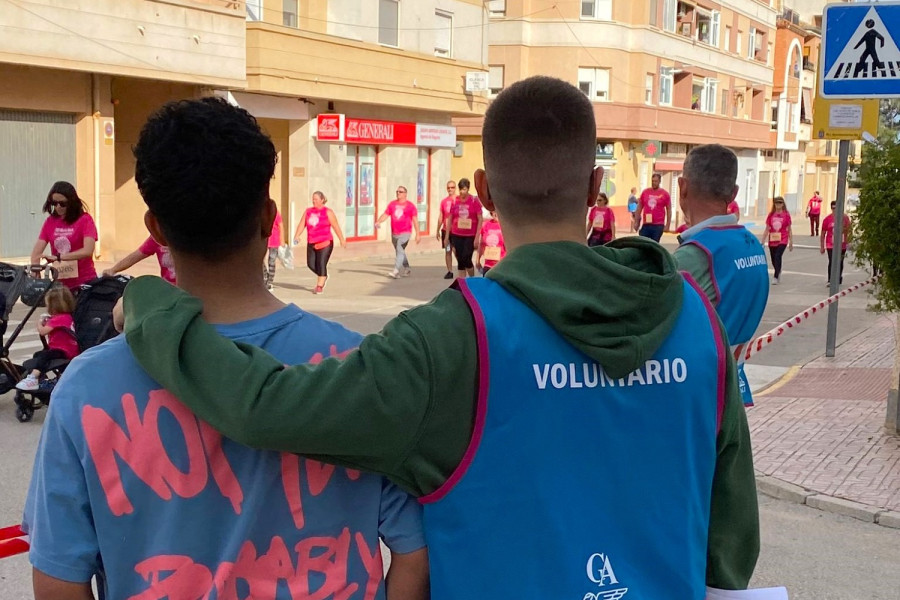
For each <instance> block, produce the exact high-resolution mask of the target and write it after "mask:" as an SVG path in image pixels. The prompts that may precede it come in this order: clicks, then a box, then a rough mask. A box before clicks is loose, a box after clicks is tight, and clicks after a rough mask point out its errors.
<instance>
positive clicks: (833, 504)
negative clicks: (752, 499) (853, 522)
mask: <svg viewBox="0 0 900 600" xmlns="http://www.w3.org/2000/svg"><path fill="white" fill-rule="evenodd" d="M756 490H757V492H759V493H762V494H765V495H766V496H769V497H770V498H776V499H778V500H786V501H788V502H792V503H794V504H803V505H806V506H809V507H810V508H815V509H818V510H821V511H823V512H827V513H832V514H835V515H843V516H845V517H852V518H854V519H858V520H860V521H864V522H866V523H874V524H876V525H880V526H882V527H888V528H890V529H900V512H897V511H893V510H888V509H886V508H881V507H879V506H871V505H868V504H863V503H861V502H854V501H853V500H846V499H844V498H838V497H836V496H829V495H827V494H820V493H819V492H816V491H815V490H810V489H808V488H805V487H802V486H799V485H795V484H793V483H790V482H787V481H784V480H783V479H778V478H777V477H773V476H771V475H766V474H764V473H760V472H757V473H756Z"/></svg>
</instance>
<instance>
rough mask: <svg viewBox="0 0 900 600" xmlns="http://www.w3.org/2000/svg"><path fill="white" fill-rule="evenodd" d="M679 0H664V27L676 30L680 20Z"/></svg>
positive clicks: (668, 29)
mask: <svg viewBox="0 0 900 600" xmlns="http://www.w3.org/2000/svg"><path fill="white" fill-rule="evenodd" d="M677 17H678V0H663V29H665V30H666V31H672V32H674V31H675V27H676V23H677V21H678V19H677Z"/></svg>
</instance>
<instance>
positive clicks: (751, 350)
mask: <svg viewBox="0 0 900 600" xmlns="http://www.w3.org/2000/svg"><path fill="white" fill-rule="evenodd" d="M879 277H881V276H880V275H876V276H875V277H872V278H871V279H868V280H866V281H863V282H862V283H857V284H856V285H854V286H851V287H848V288H847V289H846V290H841V291H840V292H838V293H837V294H835V295H834V296H830V297H828V298H825V299H824V300H822V301H821V302H819V303H818V304H813V305H812V306H810V307H809V308H807V309H806V310H804V311H803V312H801V313H797V314H796V315H794V316H793V317H791V318H790V319H788V320H787V321H785V322H784V323H782V324H781V325H779V326H778V327H775V328H774V329H771V330H770V331H768V332H766V333H764V334H762V335H761V336H759V337H758V338H756V339H755V340H753V341H752V342H749V343H748V344H746V345H743V346H740V347H738V348H737V350H736V352H735V353H736V354H737V356H735V358H738V356H739V355H740V352H741V351H742V350H744V349H745V348H746V352H745V353H744V357H743V358H744V360H749V359H750V357H751V356H752V355H753V354H756V353H757V352H759V351H760V350H762V349H763V348H765V347H766V346H768V345H769V344H771V343H772V342H774V341H775V339H776V338H778V337H779V336H781V335H782V334H783V333H784V332H785V331H787V330H789V329H793V328H794V326H796V325H799V324H800V323H802V322H803V321H805V320H806V319H808V318H810V317H811V316H813V315H814V314H816V313H817V312H819V311H820V310H822V309H823V308H825V307H826V306H828V305H829V304H834V303H835V302H837V301H838V300H839V299H841V298H843V297H844V296H846V295H848V294H851V293H853V292H855V291H856V290H858V289H860V288H864V287H866V286H867V285H869V284H871V283H873V282H874V281H875V280H877V279H878V278H879Z"/></svg>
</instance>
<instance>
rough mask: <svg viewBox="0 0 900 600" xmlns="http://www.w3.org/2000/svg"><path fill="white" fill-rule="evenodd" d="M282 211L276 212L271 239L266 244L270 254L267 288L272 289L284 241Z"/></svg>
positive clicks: (267, 269)
mask: <svg viewBox="0 0 900 600" xmlns="http://www.w3.org/2000/svg"><path fill="white" fill-rule="evenodd" d="M282 229H283V227H282V221H281V212H280V211H277V212H276V213H275V220H274V221H273V222H272V232H271V233H269V241H268V243H267V244H266V247H267V248H268V251H269V252H268V256H267V257H266V258H267V260H266V289H268V290H271V289H272V287H273V286H274V284H275V263H276V260H277V259H278V249H279V248H280V247H281V244H283V243H284V242H283V241H282V240H283V239H284V235H283V233H282Z"/></svg>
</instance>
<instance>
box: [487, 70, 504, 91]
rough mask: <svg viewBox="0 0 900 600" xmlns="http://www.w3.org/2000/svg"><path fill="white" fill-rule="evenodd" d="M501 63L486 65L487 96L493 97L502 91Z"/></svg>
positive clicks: (502, 72)
mask: <svg viewBox="0 0 900 600" xmlns="http://www.w3.org/2000/svg"><path fill="white" fill-rule="evenodd" d="M503 77H504V68H503V65H491V66H489V67H488V97H489V98H493V97H494V96H496V95H497V94H499V93H500V92H501V91H503Z"/></svg>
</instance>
